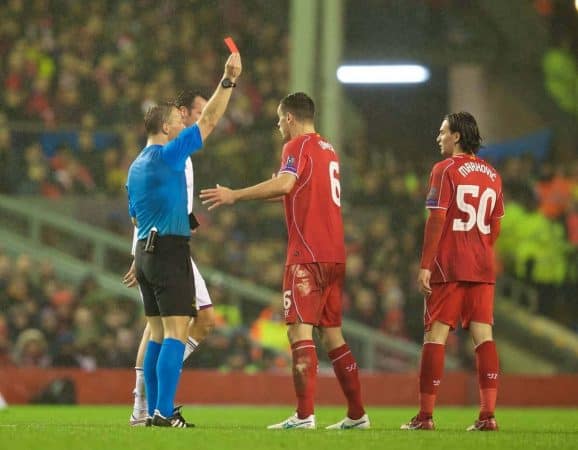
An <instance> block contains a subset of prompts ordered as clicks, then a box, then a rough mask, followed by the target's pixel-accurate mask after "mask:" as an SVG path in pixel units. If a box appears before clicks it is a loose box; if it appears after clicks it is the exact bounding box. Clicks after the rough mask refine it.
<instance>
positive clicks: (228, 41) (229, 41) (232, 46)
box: [225, 36, 239, 53]
mask: <svg viewBox="0 0 578 450" xmlns="http://www.w3.org/2000/svg"><path fill="white" fill-rule="evenodd" d="M225 44H226V45H227V47H229V51H230V52H231V53H239V49H238V48H237V46H236V45H235V41H234V40H233V38H232V37H231V36H227V37H226V38H225Z"/></svg>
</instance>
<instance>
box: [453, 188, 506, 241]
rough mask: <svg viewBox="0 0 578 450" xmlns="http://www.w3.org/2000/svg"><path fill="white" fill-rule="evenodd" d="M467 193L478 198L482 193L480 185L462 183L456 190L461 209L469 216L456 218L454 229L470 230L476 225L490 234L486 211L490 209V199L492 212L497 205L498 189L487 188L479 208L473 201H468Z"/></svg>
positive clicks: (483, 232) (481, 230)
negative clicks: (462, 218)
mask: <svg viewBox="0 0 578 450" xmlns="http://www.w3.org/2000/svg"><path fill="white" fill-rule="evenodd" d="M466 194H468V195H471V196H472V197H474V198H477V197H478V195H479V194H480V187H479V186H477V185H474V184H460V185H458V190H457V192H456V201H457V205H458V208H459V210H460V211H463V212H465V213H466V214H467V215H468V217H467V220H465V221H464V220H461V219H454V223H453V227H452V229H453V230H454V231H470V230H471V229H472V228H474V225H477V226H478V229H479V230H480V232H481V233H482V234H490V231H491V230H490V225H487V224H486V222H485V221H484V220H485V217H486V212H487V211H488V200H489V201H490V205H489V208H490V214H491V213H492V211H493V210H494V207H495V206H496V191H494V190H493V189H492V188H487V189H486V190H485V191H484V192H483V193H482V195H481V197H480V201H479V203H478V210H477V211H476V207H475V206H474V205H472V204H471V203H468V202H467V201H466Z"/></svg>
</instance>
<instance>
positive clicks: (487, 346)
mask: <svg viewBox="0 0 578 450" xmlns="http://www.w3.org/2000/svg"><path fill="white" fill-rule="evenodd" d="M476 365H477V367H478V383H479V385H480V417H479V418H480V420H483V419H487V418H488V417H493V415H494V410H495V409H496V398H497V396H498V373H499V371H500V362H499V360H498V351H497V350H496V343H495V342H494V341H485V342H482V343H481V344H480V345H478V346H477V347H476Z"/></svg>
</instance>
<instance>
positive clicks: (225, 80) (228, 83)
mask: <svg viewBox="0 0 578 450" xmlns="http://www.w3.org/2000/svg"><path fill="white" fill-rule="evenodd" d="M221 86H223V87H224V88H225V89H229V88H234V87H235V86H237V83H235V82H233V81H231V80H230V79H229V78H223V81H221Z"/></svg>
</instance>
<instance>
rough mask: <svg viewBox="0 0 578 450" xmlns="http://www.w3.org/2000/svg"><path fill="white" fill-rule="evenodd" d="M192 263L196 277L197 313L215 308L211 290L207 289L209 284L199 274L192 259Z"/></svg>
mask: <svg viewBox="0 0 578 450" xmlns="http://www.w3.org/2000/svg"><path fill="white" fill-rule="evenodd" d="M191 263H192V264H193V275H194V276H195V297H196V300H197V302H196V303H197V311H198V310H199V309H205V308H208V307H210V306H213V302H212V301H211V296H210V295H209V290H208V289H207V284H206V283H205V279H204V278H203V276H202V275H201V272H199V269H198V267H197V265H196V264H195V261H193V258H191Z"/></svg>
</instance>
